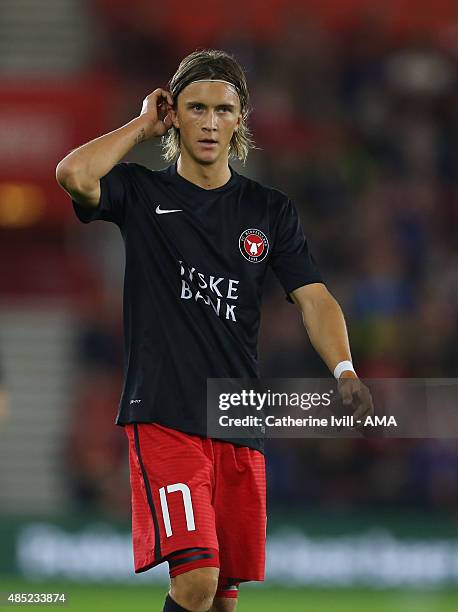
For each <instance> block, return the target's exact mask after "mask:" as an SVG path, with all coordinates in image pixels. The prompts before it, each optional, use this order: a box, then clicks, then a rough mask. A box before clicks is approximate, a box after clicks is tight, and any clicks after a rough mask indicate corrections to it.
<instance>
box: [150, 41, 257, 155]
mask: <svg viewBox="0 0 458 612" xmlns="http://www.w3.org/2000/svg"><path fill="white" fill-rule="evenodd" d="M203 79H208V80H223V81H227V82H228V83H231V84H232V85H233V86H234V88H235V90H236V92H237V94H238V96H239V100H240V112H241V114H242V121H241V123H240V125H239V127H238V129H237V130H236V131H234V134H233V135H232V138H231V142H230V143H229V159H231V158H238V159H239V160H240V161H241V162H242V163H245V162H246V159H247V157H248V151H249V150H250V149H253V148H255V144H254V141H253V139H252V136H251V132H250V130H249V128H248V124H247V120H248V114H249V106H248V104H249V94H248V86H247V82H246V77H245V73H244V72H243V69H242V67H241V66H240V64H239V63H238V62H237V60H236V59H235V58H234V57H233V56H232V55H229V54H228V53H226V52H225V51H219V50H215V49H208V50H203V51H194V52H193V53H191V54H190V55H188V56H187V57H185V58H184V59H183V60H182V61H181V62H180V65H179V66H178V70H177V71H176V72H175V74H174V75H173V77H172V78H171V80H170V82H169V84H168V89H169V91H170V93H171V94H172V97H173V100H174V103H175V104H176V101H177V98H178V95H179V94H180V92H182V91H183V89H184V88H185V87H187V86H188V85H189V84H190V83H192V82H194V81H199V80H203ZM161 142H162V147H163V151H164V152H163V157H164V159H165V160H166V161H168V162H173V161H175V160H176V159H177V158H178V156H179V155H180V130H178V129H177V128H176V127H175V126H172V127H171V128H170V130H169V131H168V132H167V134H165V136H163V137H162V141H161Z"/></svg>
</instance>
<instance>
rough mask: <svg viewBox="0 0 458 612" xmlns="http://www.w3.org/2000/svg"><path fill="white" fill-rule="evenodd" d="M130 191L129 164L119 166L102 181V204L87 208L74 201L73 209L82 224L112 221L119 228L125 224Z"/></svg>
mask: <svg viewBox="0 0 458 612" xmlns="http://www.w3.org/2000/svg"><path fill="white" fill-rule="evenodd" d="M128 191H129V172H128V164H125V163H123V164H117V165H116V166H114V167H113V168H112V169H111V170H110V172H109V173H108V174H106V175H105V176H103V177H102V178H101V179H100V202H99V205H98V206H96V207H91V208H89V207H87V206H82V205H81V204H78V203H77V202H75V201H74V200H73V209H74V211H75V213H76V216H77V217H78V219H79V220H80V221H81V222H82V223H90V222H91V221H111V222H112V223H116V225H119V227H122V225H123V224H124V218H125V210H126V200H127V197H128Z"/></svg>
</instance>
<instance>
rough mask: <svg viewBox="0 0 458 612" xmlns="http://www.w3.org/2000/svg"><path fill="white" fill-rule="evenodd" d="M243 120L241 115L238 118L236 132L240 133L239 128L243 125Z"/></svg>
mask: <svg viewBox="0 0 458 612" xmlns="http://www.w3.org/2000/svg"><path fill="white" fill-rule="evenodd" d="M242 119H243V117H242V115H241V114H240V115H239V116H238V118H237V123H236V125H235V128H234V132H238V129H239V127H240V125H241V123H242Z"/></svg>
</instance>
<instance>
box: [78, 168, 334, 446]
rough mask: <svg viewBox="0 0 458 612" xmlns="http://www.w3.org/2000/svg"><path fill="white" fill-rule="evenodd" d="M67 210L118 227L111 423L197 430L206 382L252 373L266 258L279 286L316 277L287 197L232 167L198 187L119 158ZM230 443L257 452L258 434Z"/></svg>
mask: <svg viewBox="0 0 458 612" xmlns="http://www.w3.org/2000/svg"><path fill="white" fill-rule="evenodd" d="M74 208H75V212H76V214H77V216H78V218H79V219H80V220H81V221H82V222H84V223H88V222H90V221H94V220H99V219H101V220H105V221H111V222H113V223H116V224H117V225H118V226H119V228H120V230H121V234H122V237H123V240H124V244H125V252H126V267H125V282H124V334H125V352H126V362H125V381H124V388H123V393H122V398H121V402H120V408H119V412H118V416H117V419H116V422H117V423H118V424H120V425H122V424H124V423H132V422H154V423H159V424H161V425H164V426H166V427H171V428H173V429H178V430H181V431H184V432H187V433H193V434H198V435H202V436H205V435H206V379H207V378H256V377H257V375H258V369H257V336H258V328H259V320H260V308H261V296H262V288H263V283H264V278H265V274H266V272H267V268H268V266H269V265H270V266H272V268H273V270H274V272H275V274H276V275H277V276H278V278H279V280H280V282H281V283H282V285H283V287H284V289H285V292H286V293H287V294H289V293H290V292H291V291H293V290H294V289H297V288H298V287H301V286H302V285H306V284H309V283H320V282H322V279H321V276H320V273H319V271H318V269H317V266H316V264H315V262H314V260H313V258H312V256H311V254H310V252H309V249H308V245H307V241H306V239H305V236H304V233H303V231H302V227H301V224H300V221H299V217H298V214H297V211H296V209H295V207H294V205H293V204H292V202H291V201H290V200H289V199H288V198H287V197H286V196H285V195H284V194H283V193H281V192H279V191H277V190H275V189H271V188H268V187H264V186H262V185H260V184H259V183H257V182H255V181H252V180H250V179H247V178H245V177H243V176H241V175H239V174H238V173H236V172H235V171H233V170H232V171H231V178H230V180H229V181H228V182H227V183H226V184H225V185H223V186H222V187H220V188H218V189H210V190H206V189H203V188H201V187H199V186H197V185H195V184H194V183H191V182H189V181H187V180H186V179H184V178H183V177H182V176H180V175H179V174H178V172H177V170H176V166H174V165H173V166H170V167H169V168H167V169H165V170H161V171H152V170H149V169H147V168H145V167H143V166H140V165H137V164H125V163H123V164H118V165H116V166H115V167H114V168H113V169H112V170H111V172H109V173H108V174H107V175H106V176H105V177H103V178H102V180H101V199H100V204H99V206H98V207H96V208H92V209H88V208H86V207H83V206H80V205H78V204H76V203H74ZM164 211H170V212H164ZM172 211H175V212H172ZM253 242H255V243H256V244H255V246H254V247H253ZM261 243H262V244H261ZM250 245H251V246H250ZM247 249H250V250H247ZM252 249H254V251H253V250H252ZM232 441H233V442H234V443H236V444H243V445H246V446H249V447H252V448H256V449H259V450H262V440H232Z"/></svg>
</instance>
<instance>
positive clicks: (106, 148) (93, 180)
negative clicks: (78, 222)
mask: <svg viewBox="0 0 458 612" xmlns="http://www.w3.org/2000/svg"><path fill="white" fill-rule="evenodd" d="M172 104H173V101H172V96H171V95H170V93H169V92H167V91H165V90H164V89H155V90H154V91H153V92H152V93H151V94H149V95H148V96H147V97H146V98H145V99H144V101H143V106H142V110H141V113H140V115H139V116H138V117H136V118H135V119H132V121H129V123H127V124H126V125H123V126H122V127H120V128H118V129H117V130H114V131H113V132H109V133H108V134H104V135H103V136H100V137H99V138H96V139H95V140H91V141H90V142H88V143H86V144H84V145H82V146H81V147H78V148H77V149H74V150H73V151H71V152H70V153H69V154H68V155H67V156H66V157H64V159H63V160H62V161H60V162H59V164H58V166H57V168H56V179H57V182H58V183H59V185H60V186H61V187H62V188H63V189H65V191H66V192H67V193H68V194H69V195H70V196H71V197H72V199H73V200H75V201H76V202H78V203H79V204H81V205H82V206H88V207H96V206H98V204H99V200H100V179H101V178H102V177H103V176H105V175H106V174H108V172H109V171H110V170H111V169H112V168H113V166H114V165H115V164H117V163H118V162H119V161H120V160H121V159H122V158H123V157H124V156H125V155H126V154H127V153H128V152H129V151H130V150H131V149H132V147H134V146H135V145H136V144H138V143H140V142H143V141H145V140H149V139H150V138H154V137H155V136H163V135H164V134H165V133H166V132H167V130H169V129H170V127H171V125H172V121H171V117H170V114H169V111H170V109H171V107H172Z"/></svg>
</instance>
